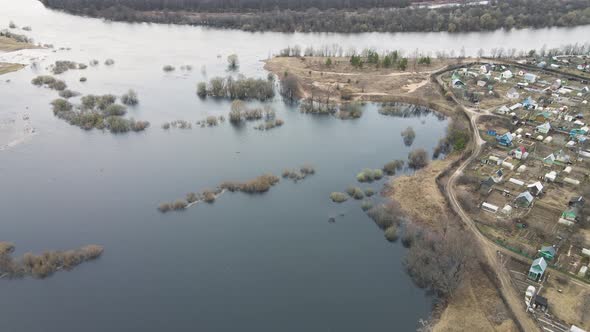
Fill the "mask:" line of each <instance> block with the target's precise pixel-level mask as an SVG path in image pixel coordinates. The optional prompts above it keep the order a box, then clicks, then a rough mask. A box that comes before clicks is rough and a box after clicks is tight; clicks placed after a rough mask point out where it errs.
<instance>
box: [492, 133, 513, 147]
mask: <svg viewBox="0 0 590 332" xmlns="http://www.w3.org/2000/svg"><path fill="white" fill-rule="evenodd" d="M496 140H497V141H498V144H500V145H502V146H511V145H512V134H510V133H505V134H504V135H502V136H497V137H496Z"/></svg>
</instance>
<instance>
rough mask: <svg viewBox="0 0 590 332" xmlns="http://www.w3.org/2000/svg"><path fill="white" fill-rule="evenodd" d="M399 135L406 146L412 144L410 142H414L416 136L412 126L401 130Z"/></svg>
mask: <svg viewBox="0 0 590 332" xmlns="http://www.w3.org/2000/svg"><path fill="white" fill-rule="evenodd" d="M401 135H402V137H403V139H404V144H405V145H406V146H410V145H412V143H414V139H415V138H416V132H415V131H414V128H412V127H408V128H406V129H404V131H402V133H401Z"/></svg>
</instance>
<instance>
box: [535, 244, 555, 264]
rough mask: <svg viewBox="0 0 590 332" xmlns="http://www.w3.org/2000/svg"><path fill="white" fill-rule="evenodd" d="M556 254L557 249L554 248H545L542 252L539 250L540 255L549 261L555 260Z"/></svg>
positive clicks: (542, 248)
mask: <svg viewBox="0 0 590 332" xmlns="http://www.w3.org/2000/svg"><path fill="white" fill-rule="evenodd" d="M556 253H557V252H556V251H555V248H553V247H552V246H544V247H541V250H539V255H541V256H542V257H543V258H545V259H546V260H548V261H550V260H552V259H553V258H555V254H556Z"/></svg>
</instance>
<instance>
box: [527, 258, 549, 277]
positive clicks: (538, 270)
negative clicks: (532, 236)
mask: <svg viewBox="0 0 590 332" xmlns="http://www.w3.org/2000/svg"><path fill="white" fill-rule="evenodd" d="M545 270H547V262H546V261H545V258H543V257H539V258H537V259H535V260H534V261H533V264H531V267H530V269H529V273H528V278H529V279H531V280H534V281H539V280H540V279H541V278H542V277H543V274H545Z"/></svg>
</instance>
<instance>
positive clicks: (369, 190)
mask: <svg viewBox="0 0 590 332" xmlns="http://www.w3.org/2000/svg"><path fill="white" fill-rule="evenodd" d="M373 195H375V191H374V190H373V188H367V189H365V196H367V197H371V196H373Z"/></svg>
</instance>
